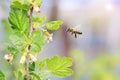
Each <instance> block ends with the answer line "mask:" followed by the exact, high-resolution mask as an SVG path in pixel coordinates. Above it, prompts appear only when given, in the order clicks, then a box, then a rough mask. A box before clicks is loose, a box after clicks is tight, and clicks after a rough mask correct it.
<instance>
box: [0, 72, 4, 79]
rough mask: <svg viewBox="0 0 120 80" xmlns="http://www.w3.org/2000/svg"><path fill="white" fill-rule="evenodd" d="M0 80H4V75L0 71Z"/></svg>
mask: <svg viewBox="0 0 120 80" xmlns="http://www.w3.org/2000/svg"><path fill="white" fill-rule="evenodd" d="M0 80H5V75H4V74H3V72H2V71H0Z"/></svg>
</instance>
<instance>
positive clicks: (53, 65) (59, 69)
mask: <svg viewBox="0 0 120 80" xmlns="http://www.w3.org/2000/svg"><path fill="white" fill-rule="evenodd" d="M46 64H47V67H48V70H49V71H50V72H51V73H52V74H53V75H55V76H58V77H60V78H64V77H67V76H70V75H71V74H72V73H73V71H72V70H71V69H70V68H68V67H70V66H71V65H72V60H71V59H70V58H65V57H64V58H60V57H59V56H54V57H53V58H52V59H47V60H46Z"/></svg>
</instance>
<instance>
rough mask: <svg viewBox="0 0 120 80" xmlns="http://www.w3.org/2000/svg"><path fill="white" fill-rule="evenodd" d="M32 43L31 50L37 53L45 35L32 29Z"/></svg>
mask: <svg viewBox="0 0 120 80" xmlns="http://www.w3.org/2000/svg"><path fill="white" fill-rule="evenodd" d="M31 39H32V43H31V52H32V53H38V52H40V51H41V50H42V49H43V47H44V44H45V37H44V35H43V34H42V33H41V32H39V31H34V32H33V33H32V36H31Z"/></svg>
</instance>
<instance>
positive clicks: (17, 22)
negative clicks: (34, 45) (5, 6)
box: [8, 9, 29, 34]
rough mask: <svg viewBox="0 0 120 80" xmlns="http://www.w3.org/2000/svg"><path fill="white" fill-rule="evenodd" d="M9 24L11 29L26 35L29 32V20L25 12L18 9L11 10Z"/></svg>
mask: <svg viewBox="0 0 120 80" xmlns="http://www.w3.org/2000/svg"><path fill="white" fill-rule="evenodd" d="M8 19H9V22H10V24H11V27H12V29H15V30H17V31H20V32H24V33H27V34H28V31H29V19H28V14H27V11H25V10H19V9H11V11H10V16H9V18H8Z"/></svg>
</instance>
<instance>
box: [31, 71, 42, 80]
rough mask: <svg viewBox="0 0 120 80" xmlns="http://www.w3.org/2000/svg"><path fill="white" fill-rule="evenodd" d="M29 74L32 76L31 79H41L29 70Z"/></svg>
mask: <svg viewBox="0 0 120 80" xmlns="http://www.w3.org/2000/svg"><path fill="white" fill-rule="evenodd" d="M30 75H31V77H32V80H41V79H40V77H39V76H38V75H37V74H36V73H33V72H31V73H30Z"/></svg>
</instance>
